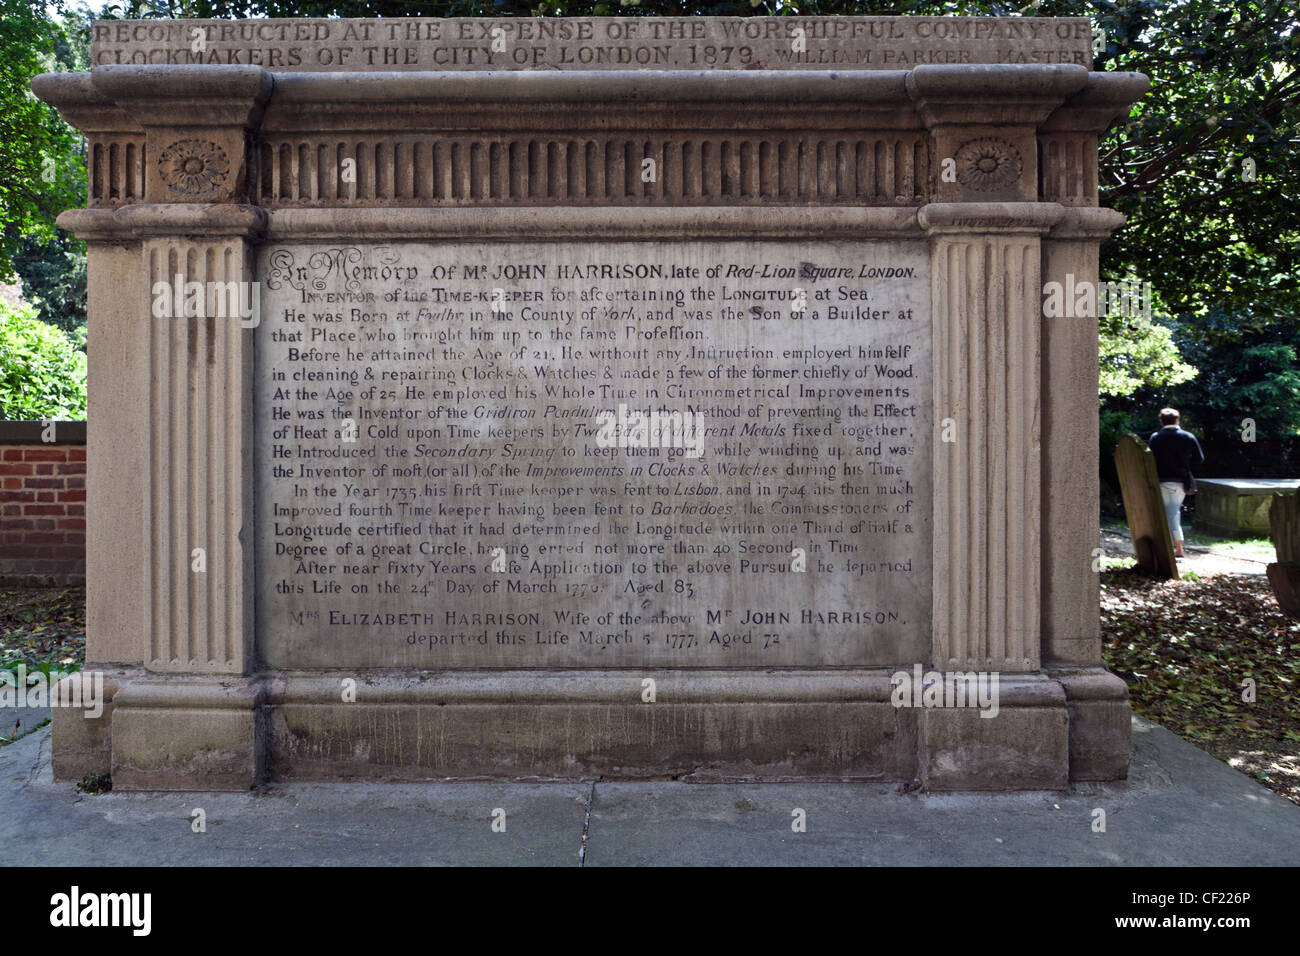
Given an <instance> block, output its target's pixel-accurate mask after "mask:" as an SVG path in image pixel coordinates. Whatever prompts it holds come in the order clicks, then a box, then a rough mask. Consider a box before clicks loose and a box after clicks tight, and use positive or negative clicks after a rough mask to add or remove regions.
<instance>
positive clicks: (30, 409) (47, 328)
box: [0, 303, 86, 421]
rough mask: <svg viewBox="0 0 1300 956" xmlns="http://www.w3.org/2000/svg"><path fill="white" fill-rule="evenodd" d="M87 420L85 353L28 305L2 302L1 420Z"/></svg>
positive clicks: (0, 346)
mask: <svg viewBox="0 0 1300 956" xmlns="http://www.w3.org/2000/svg"><path fill="white" fill-rule="evenodd" d="M85 417H86V353H85V352H83V351H81V349H80V348H78V345H77V343H76V342H75V341H74V340H73V339H72V338H70V337H69V336H68V334H67V333H65V332H64V331H63V330H62V329H59V328H57V327H55V326H53V325H50V324H49V323H48V322H42V321H41V320H40V319H38V318H37V317H36V311H35V310H34V309H32V308H31V307H30V306H25V307H23V308H20V309H13V308H10V307H9V306H7V305H4V304H2V303H0V419H10V420H19V421H23V420H35V419H40V418H55V419H82V418H85Z"/></svg>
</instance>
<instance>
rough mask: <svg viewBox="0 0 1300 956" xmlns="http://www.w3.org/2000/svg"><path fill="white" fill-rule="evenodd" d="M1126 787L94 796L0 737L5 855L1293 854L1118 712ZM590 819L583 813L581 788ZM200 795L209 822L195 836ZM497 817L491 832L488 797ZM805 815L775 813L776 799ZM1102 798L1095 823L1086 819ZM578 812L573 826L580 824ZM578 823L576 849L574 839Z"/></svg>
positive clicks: (1296, 828)
mask: <svg viewBox="0 0 1300 956" xmlns="http://www.w3.org/2000/svg"><path fill="white" fill-rule="evenodd" d="M1133 729H1134V737H1133V739H1134V748H1135V749H1134V757H1133V766H1132V770H1131V776H1130V780H1129V782H1128V783H1127V784H1124V785H1083V786H1077V787H1075V788H1073V789H1072V790H1071V791H1070V792H1068V793H1018V794H929V795H926V794H901V793H896V792H894V790H893V789H892V788H890V787H885V786H879V785H863V784H824V783H823V784H797V783H784V784H687V783H679V782H672V781H658V782H644V783H607V782H601V783H596V784H595V786H594V787H593V785H592V784H591V783H590V782H586V783H583V782H577V783H547V784H527V783H492V782H466V783H429V784H303V783H294V784H290V785H283V786H273V787H270V788H268V789H267V790H266V791H265V792H263V793H259V794H253V793H248V794H231V793H223V794H212V793H203V794H141V793H129V794H128V793H108V794H103V795H99V796H91V795H87V794H82V793H79V792H77V791H76V789H75V787H74V786H73V784H71V783H63V782H59V783H56V782H54V780H53V779H52V776H51V773H50V765H49V730H48V729H43V730H41V731H40V732H38V733H35V734H30V735H28V736H27V737H25V738H23V739H22V740H19V741H17V742H16V743H13V744H10V745H9V746H6V747H4V748H2V749H0V845H3V846H5V847H6V848H7V851H6V853H5V854H3V856H2V857H0V863H4V864H7V865H59V866H72V865H87V864H100V865H104V864H107V865H200V866H202V865H244V866H257V865H268V864H269V865H294V864H299V865H322V866H346V865H352V864H370V865H373V864H396V865H456V864H466V865H553V866H577V865H580V863H585V864H586V865H589V866H610V865H691V864H713V865H718V864H722V865H730V866H745V865H801V864H831V865H935V866H961V865H989V864H994V865H1011V866H1029V865H1065V866H1071V865H1095V866H1126V865H1155V866H1159V865H1194V866H1210V865H1217V866H1281V865H1287V866H1289V865H1295V863H1296V861H1297V860H1300V807H1297V806H1295V805H1293V804H1291V803H1290V802H1288V801H1286V800H1284V799H1282V798H1281V797H1279V796H1277V795H1275V794H1273V793H1271V792H1270V791H1268V790H1266V789H1265V788H1263V787H1261V786H1259V785H1258V784H1257V783H1255V782H1254V781H1252V780H1250V779H1249V778H1247V777H1245V776H1244V775H1242V774H1240V773H1238V772H1237V771H1235V770H1233V769H1232V768H1230V767H1228V766H1226V765H1225V764H1223V763H1220V762H1219V761H1217V760H1215V759H1214V758H1213V757H1211V756H1209V755H1208V754H1206V753H1204V752H1203V751H1201V750H1198V749H1197V748H1196V747H1194V746H1192V745H1191V744H1189V743H1187V742H1186V741H1183V740H1181V739H1180V738H1178V737H1176V736H1175V735H1174V734H1172V733H1170V732H1169V731H1167V730H1165V729H1163V728H1161V727H1158V726H1156V725H1155V724H1152V723H1150V722H1148V721H1145V720H1142V719H1140V718H1135V719H1134V725H1133ZM589 802H590V816H589V819H588V803H589ZM196 807H201V808H203V809H204V810H205V811H206V815H207V832H206V833H203V834H197V833H193V832H192V830H191V812H192V810H193V809H194V808H196ZM498 807H499V808H502V809H504V810H505V811H506V831H505V832H504V833H495V832H493V831H492V827H491V822H492V811H493V810H494V809H495V808H498ZM795 808H800V809H802V810H804V811H805V813H806V820H807V830H806V832H804V833H795V832H793V830H792V829H791V823H792V820H793V817H792V816H791V812H792V810H794V809H795ZM1097 808H1100V809H1103V810H1105V811H1106V832H1105V833H1095V832H1093V829H1092V821H1093V819H1094V817H1093V811H1094V809H1097ZM584 825H585V826H586V828H585V830H584ZM584 835H585V837H586V839H585V855H584V853H583V848H584Z"/></svg>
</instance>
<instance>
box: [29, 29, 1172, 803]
mask: <svg viewBox="0 0 1300 956" xmlns="http://www.w3.org/2000/svg"><path fill="white" fill-rule="evenodd" d="M1090 37H1091V31H1090V27H1089V24H1088V22H1087V21H1086V20H1082V19H1031V18H1007V19H974V18H925V17H921V18H891V17H843V18H817V17H813V18H807V17H782V18H761V17H760V18H753V19H740V18H696V17H691V18H678V19H657V20H650V19H631V18H608V19H600V18H594V19H556V20H531V19H529V20H429V19H409V20H407V19H401V20H301V21H289V20H269V21H231V22H226V21H202V20H199V21H189V20H187V21H164V22H154V21H121V22H109V23H97V24H96V25H95V27H94V45H93V49H92V62H93V64H94V68H93V69H92V71H91V72H90V73H88V74H80V75H52V76H45V77H40V78H38V79H37V80H36V81H35V82H34V84H33V87H34V89H35V91H36V93H37V94H38V95H39V96H40V97H42V98H43V99H45V100H46V101H47V102H50V103H53V104H54V105H56V106H57V107H58V108H59V109H60V111H61V112H62V113H63V115H64V116H65V117H67V118H68V119H69V121H70V122H72V123H73V124H75V125H76V126H78V127H79V128H80V129H81V130H83V131H84V132H85V133H86V135H87V137H88V139H89V158H90V177H89V178H90V188H89V197H88V208H86V209H84V210H77V211H73V212H69V213H66V214H64V216H63V217H62V218H61V220H60V222H61V224H62V225H64V226H65V227H67V228H69V229H72V230H73V231H74V232H75V233H76V234H77V235H78V236H80V237H82V238H84V239H85V240H87V242H88V243H89V248H90V257H89V274H90V292H89V297H90V314H91V321H90V339H91V342H90V354H91V355H92V359H91V370H90V407H91V414H92V415H93V416H94V417H95V429H94V430H93V431H92V433H91V444H90V449H89V456H90V471H91V485H90V500H89V514H90V545H89V556H88V576H89V585H88V602H89V612H88V614H89V621H88V656H89V661H90V665H89V666H90V667H92V668H96V669H98V671H102V672H103V673H104V674H105V675H106V686H107V687H108V688H109V691H110V692H111V695H112V700H111V703H110V706H109V708H108V709H107V711H106V713H105V715H104V716H103V717H102V718H100V719H99V720H97V721H86V720H82V719H80V718H76V719H74V718H73V717H72V716H70V715H56V721H55V730H54V741H55V743H54V763H55V772H56V774H58V775H60V776H63V777H68V776H79V775H80V774H82V773H86V772H90V771H91V770H94V771H97V772H104V771H108V770H111V772H112V773H113V777H114V785H115V786H116V787H118V788H121V789H132V788H179V789H202V788H243V787H248V786H250V785H253V784H255V783H256V782H258V781H261V780H263V779H266V778H267V777H268V776H269V777H273V778H277V779H289V778H305V779H347V778H371V779H419V778H429V777H463V776H484V775H486V776H506V777H531V778H557V777H558V778H563V777H577V776H584V777H585V776H591V775H595V774H602V775H606V776H614V777H646V776H655V777H661V776H664V775H674V776H685V777H690V778H691V779H702V780H707V779H721V778H753V779H778V778H800V779H808V778H827V779H844V778H857V779H875V780H889V781H905V782H908V781H912V780H914V779H920V780H922V781H923V782H924V783H926V784H928V785H929V786H931V787H932V788H936V789H962V788H990V789H1007V788H1012V789H1014V788H1059V787H1064V786H1065V785H1066V784H1067V782H1068V780H1070V779H1071V778H1073V779H1115V778H1119V777H1123V776H1124V774H1125V773H1126V770H1127V763H1128V721H1129V706H1128V698H1127V689H1126V688H1125V685H1124V684H1123V682H1122V681H1120V680H1119V679H1118V678H1116V677H1114V676H1113V675H1111V674H1109V673H1108V672H1107V671H1106V670H1105V668H1104V667H1103V666H1102V661H1101V654H1100V637H1099V632H1098V595H1097V581H1096V576H1095V574H1094V573H1093V571H1092V570H1091V561H1092V550H1093V547H1094V546H1095V537H1096V524H1095V520H1094V515H1093V513H1092V510H1091V509H1090V508H1088V507H1082V506H1081V502H1082V503H1086V502H1088V501H1093V500H1095V499H1096V498H1097V487H1096V478H1095V475H1093V474H1092V469H1089V468H1081V467H1080V462H1082V461H1086V460H1087V454H1086V451H1087V449H1086V447H1084V448H1083V449H1081V447H1080V441H1081V440H1082V441H1083V442H1085V444H1086V442H1087V441H1088V440H1089V439H1090V437H1091V436H1093V435H1095V434H1096V433H1097V428H1096V375H1097V328H1096V319H1095V316H1088V315H1083V316H1070V317H1056V318H1049V317H1047V316H1045V315H1044V310H1043V307H1042V302H1043V295H1044V292H1043V289H1044V285H1045V284H1046V283H1051V282H1057V283H1062V284H1070V285H1069V287H1071V288H1074V287H1077V286H1078V285H1079V284H1080V283H1095V282H1096V279H1097V247H1098V244H1099V242H1100V241H1101V240H1102V239H1103V238H1105V237H1106V236H1107V235H1109V234H1110V233H1111V231H1112V230H1114V229H1115V228H1116V227H1117V226H1118V225H1119V223H1120V222H1121V221H1122V217H1120V216H1119V215H1118V214H1117V213H1115V212H1113V211H1111V210H1107V209H1103V208H1099V207H1098V204H1097V202H1098V197H1097V139H1098V136H1099V135H1100V134H1101V133H1102V132H1103V131H1104V130H1105V129H1106V127H1107V126H1108V125H1109V124H1110V123H1111V122H1112V121H1113V120H1114V119H1115V118H1117V117H1120V116H1123V115H1125V113H1126V111H1127V109H1128V105H1129V104H1130V103H1131V102H1133V101H1134V100H1135V99H1136V98H1137V97H1138V96H1140V95H1141V94H1142V92H1143V91H1144V90H1145V89H1146V80H1145V78H1144V77H1141V76H1137V75H1132V74H1112V73H1094V72H1092V71H1091V59H1090V53H1089V50H1090ZM214 294H216V298H214ZM235 302H238V306H237V307H236V306H234V305H232V303H235ZM966 675H969V680H968V678H967V676H966ZM963 682H965V683H963ZM974 688H981V689H990V688H991V689H992V691H993V695H992V698H991V699H984V698H982V697H981V704H980V706H971V704H972V703H973V697H971V696H970V695H964V694H963V693H962V691H963V689H965V690H973V689H974ZM913 689H914V690H915V693H914V694H913V693H912V690H913Z"/></svg>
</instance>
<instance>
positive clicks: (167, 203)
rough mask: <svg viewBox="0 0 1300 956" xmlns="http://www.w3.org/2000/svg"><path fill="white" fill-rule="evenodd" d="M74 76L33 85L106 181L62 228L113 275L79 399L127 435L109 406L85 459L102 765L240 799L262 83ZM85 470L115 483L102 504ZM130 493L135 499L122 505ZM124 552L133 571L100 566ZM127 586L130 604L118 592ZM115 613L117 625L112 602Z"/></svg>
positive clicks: (119, 779) (255, 752)
mask: <svg viewBox="0 0 1300 956" xmlns="http://www.w3.org/2000/svg"><path fill="white" fill-rule="evenodd" d="M88 80H89V88H83V87H84V86H85V82H86V81H85V80H84V79H81V78H78V79H77V80H74V81H72V82H71V83H67V82H65V83H64V84H63V85H62V86H59V85H58V84H56V83H54V82H52V81H50V82H48V83H47V84H45V85H46V86H48V89H43V88H42V84H39V83H38V85H37V87H36V88H37V91H38V92H40V93H42V94H45V93H49V94H50V95H49V96H48V97H47V98H50V99H52V100H53V101H54V102H55V103H56V105H59V104H61V101H62V100H63V99H66V100H70V101H73V102H74V103H75V104H79V105H74V110H76V111H77V112H78V114H79V115H78V118H79V119H80V120H81V122H83V123H85V124H86V125H85V126H84V127H83V128H85V129H87V132H88V135H89V137H90V139H91V151H92V157H93V158H94V162H93V163H92V170H91V179H92V182H93V183H99V184H100V185H99V186H97V187H96V190H95V191H92V202H91V208H89V209H85V210H76V211H73V212H70V213H66V214H64V216H63V217H62V218H61V219H60V223H61V225H64V226H65V227H67V228H70V229H72V230H73V231H75V232H76V234H77V235H78V236H79V237H81V238H83V239H85V240H87V242H89V243H90V244H91V247H92V253H91V260H92V262H96V261H102V260H103V259H105V258H110V257H111V261H112V266H113V268H112V270H111V274H110V275H105V276H101V275H99V274H98V273H97V272H95V273H94V278H93V280H92V283H91V290H90V311H91V312H92V314H93V315H94V321H93V322H92V325H93V326H98V325H99V323H100V322H101V321H103V322H106V323H110V324H111V325H112V326H114V327H113V328H109V329H107V330H106V332H107V334H106V335H105V336H104V337H105V338H106V339H107V340H108V341H109V342H112V341H113V340H114V339H116V340H117V341H118V342H120V343H122V344H123V345H128V347H129V348H130V349H131V350H132V356H131V360H130V362H128V363H125V366H124V367H122V368H120V369H119V376H117V377H116V378H115V379H114V380H110V381H105V380H103V379H102V378H101V377H99V376H96V377H94V378H92V381H91V393H90V405H91V414H92V416H94V417H95V420H96V421H95V426H94V428H92V432H98V431H99V429H100V428H101V427H102V428H103V429H104V430H105V431H104V434H106V435H109V434H112V433H113V431H114V430H115V429H116V428H118V427H121V426H120V424H115V422H114V421H112V419H113V417H114V414H113V413H114V411H116V410H122V411H124V412H126V413H127V414H128V418H127V422H126V424H127V425H128V426H129V432H127V431H123V432H122V433H120V435H119V436H118V437H119V438H120V439H124V441H108V442H105V441H101V440H99V435H98V434H97V436H96V443H95V444H94V445H93V446H92V448H91V451H90V454H89V456H88V457H89V458H90V464H89V468H88V470H89V471H90V473H91V478H92V480H91V482H90V484H91V486H92V487H93V488H95V489H96V492H97V493H96V496H95V498H94V499H93V500H92V502H91V503H90V507H89V509H88V511H89V530H90V534H89V536H88V552H89V553H88V560H87V563H88V566H89V567H93V568H95V569H96V571H97V573H94V574H93V575H91V576H92V579H93V583H92V584H91V586H90V588H89V593H88V605H89V607H88V617H89V627H88V631H89V634H88V645H89V646H88V653H87V657H88V660H89V661H90V662H92V663H98V662H99V661H105V660H108V661H114V662H117V663H119V664H120V668H121V669H120V671H119V672H118V677H119V680H118V681H117V683H116V684H115V686H114V696H113V709H112V716H111V720H112V724H111V734H106V735H104V736H107V737H108V739H107V740H106V741H104V743H106V744H107V749H108V750H109V754H110V759H109V768H105V769H110V768H111V772H112V775H113V781H114V785H115V786H116V787H118V788H120V789H170V788H177V789H246V788H248V787H249V786H252V785H253V784H255V783H256V782H257V780H258V779H259V777H260V775H261V765H262V750H263V745H262V734H261V733H260V724H261V723H262V718H261V714H260V702H261V699H262V692H261V689H260V683H259V682H258V681H257V680H256V679H255V678H253V677H252V676H251V675H252V674H253V672H254V663H255V659H256V652H255V645H254V638H253V600H254V583H253V580H252V532H253V526H252V514H253V499H252V484H251V480H252V458H251V455H252V433H253V419H252V415H253V408H252V338H251V336H252V331H251V326H252V324H253V323H254V322H255V321H256V318H257V316H256V315H250V317H249V318H248V319H244V318H243V316H242V315H241V313H240V307H241V305H244V304H251V303H252V302H255V301H256V299H255V298H254V296H255V294H256V293H255V292H254V291H253V286H254V284H255V282H256V276H255V274H254V265H253V263H254V258H253V254H252V250H253V244H254V243H256V242H257V241H258V240H259V239H260V237H261V236H262V234H263V233H264V232H265V228H266V215H265V213H264V212H263V211H262V210H261V209H257V208H255V207H251V206H248V205H246V201H247V198H248V190H249V182H250V179H251V177H250V163H251V162H253V161H254V160H255V151H254V150H252V149H251V148H250V146H251V136H250V132H251V130H252V129H253V128H254V127H255V125H256V123H257V121H258V119H259V117H260V114H261V110H262V107H263V105H264V103H265V101H266V99H267V98H268V96H269V94H270V90H271V79H270V76H269V75H268V74H266V73H265V72H263V71H262V70H260V69H257V68H246V67H234V68H215V69H214V68H202V69H197V70H196V69H168V70H166V71H165V72H160V71H158V70H156V69H147V68H146V69H141V68H116V67H109V68H103V69H100V70H96V71H95V72H94V74H92V75H91V76H90V77H89V78H88ZM70 87H76V88H70ZM87 100H91V101H97V102H101V103H103V104H105V105H106V106H108V104H111V106H108V108H106V109H105V111H104V113H105V115H106V116H108V117H109V118H110V119H111V121H112V122H111V128H108V129H103V130H101V129H99V128H98V127H99V126H101V125H104V124H102V123H97V122H96V120H95V118H94V116H93V115H92V114H93V111H92V110H89V109H86V108H85V106H84V104H85V102H86V101H87ZM104 137H106V138H107V139H108V141H106V142H98V141H97V140H99V139H101V138H104ZM96 193H98V198H99V200H100V201H99V202H96V201H95V200H96ZM92 271H93V270H92ZM194 283H197V285H192V284H194ZM196 294H197V298H195V295H196ZM92 335H95V336H100V335H101V332H100V330H99V329H98V328H96V329H95V330H94V331H93V332H92ZM97 344H98V342H96V345H97ZM101 367H102V366H101ZM101 411H102V412H104V413H105V414H103V417H102V418H101V417H100V414H101ZM99 473H109V474H114V475H116V476H118V477H117V481H116V482H115V483H114V485H115V487H114V489H113V494H112V495H111V497H110V496H109V495H107V494H105V492H107V491H108V490H109V485H108V483H104V484H103V485H101V484H99V482H98V481H97V480H96V476H97V475H98V474H99ZM124 489H129V494H130V496H131V497H132V498H135V499H137V500H132V501H126V502H124V501H122V500H121V499H122V498H123V496H124V495H123V491H124ZM118 509H124V511H125V515H126V517H125V518H123V517H121V516H118V515H115V514H114V512H115V511H116V510H118ZM123 560H127V561H130V562H132V563H133V564H134V563H138V565H139V571H138V573H134V574H131V575H119V574H114V573H113V570H114V565H115V564H117V563H119V562H121V561H123ZM123 581H128V582H138V586H139V593H127V594H121V593H120V589H121V585H122V582H123ZM110 583H111V587H110V586H109V585H110ZM119 603H124V604H125V605H126V606H127V607H128V608H129V609H130V613H129V615H122V614H120V613H118V612H116V611H114V610H113V607H114V605H117V604H119ZM63 717H64V720H63V723H64V724H67V723H70V722H72V721H75V720H78V719H79V718H78V717H77V716H76V715H67V714H65V715H63ZM69 734H70V736H75V735H76V731H71V730H70V731H69ZM160 740H167V742H168V743H167V746H166V747H159V741H160Z"/></svg>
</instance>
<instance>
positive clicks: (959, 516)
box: [919, 203, 1061, 672]
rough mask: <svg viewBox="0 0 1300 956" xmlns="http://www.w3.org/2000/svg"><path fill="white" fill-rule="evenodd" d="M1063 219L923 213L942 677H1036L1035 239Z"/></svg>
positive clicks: (1010, 208)
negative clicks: (928, 266) (945, 673)
mask: <svg viewBox="0 0 1300 956" xmlns="http://www.w3.org/2000/svg"><path fill="white" fill-rule="evenodd" d="M1060 214H1061V210H1060V208H1059V207H1056V206H1047V205H1042V206H1040V205H1037V204H1032V203H1025V204H1018V203H1004V204H990V205H975V206H971V205H970V204H942V205H930V206H926V207H923V208H922V210H921V212H920V217H919V218H920V221H921V224H922V226H923V227H924V228H925V229H926V230H927V232H928V233H929V234H930V236H931V263H932V270H931V275H932V282H933V336H934V355H935V369H934V420H935V422H936V423H937V427H936V434H935V436H934V461H935V482H934V487H935V501H934V510H933V514H934V569H935V570H934V582H935V585H934V659H935V663H936V664H937V665H938V666H939V667H940V668H941V669H943V670H996V671H1007V672H1015V671H1035V670H1037V669H1038V667H1039V663H1040V658H1041V654H1040V649H1039V628H1040V597H1041V596H1040V591H1039V582H1038V568H1039V563H1040V545H1041V542H1040V537H1039V531H1040V529H1039V509H1040V506H1041V501H1042V491H1041V489H1042V476H1041V460H1042V448H1041V434H1040V432H1041V421H1040V418H1039V414H1040V413H1039V406H1038V395H1039V388H1040V374H1041V372H1040V362H1041V338H1040V334H1039V321H1038V316H1039V311H1040V292H1039V290H1040V288H1041V285H1040V281H1041V280H1040V253H1039V237H1040V236H1041V234H1042V233H1043V232H1044V231H1045V230H1046V229H1047V228H1049V227H1050V226H1051V224H1052V222H1054V221H1055V219H1057V218H1059V216H1060ZM977 223H978V225H977Z"/></svg>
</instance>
